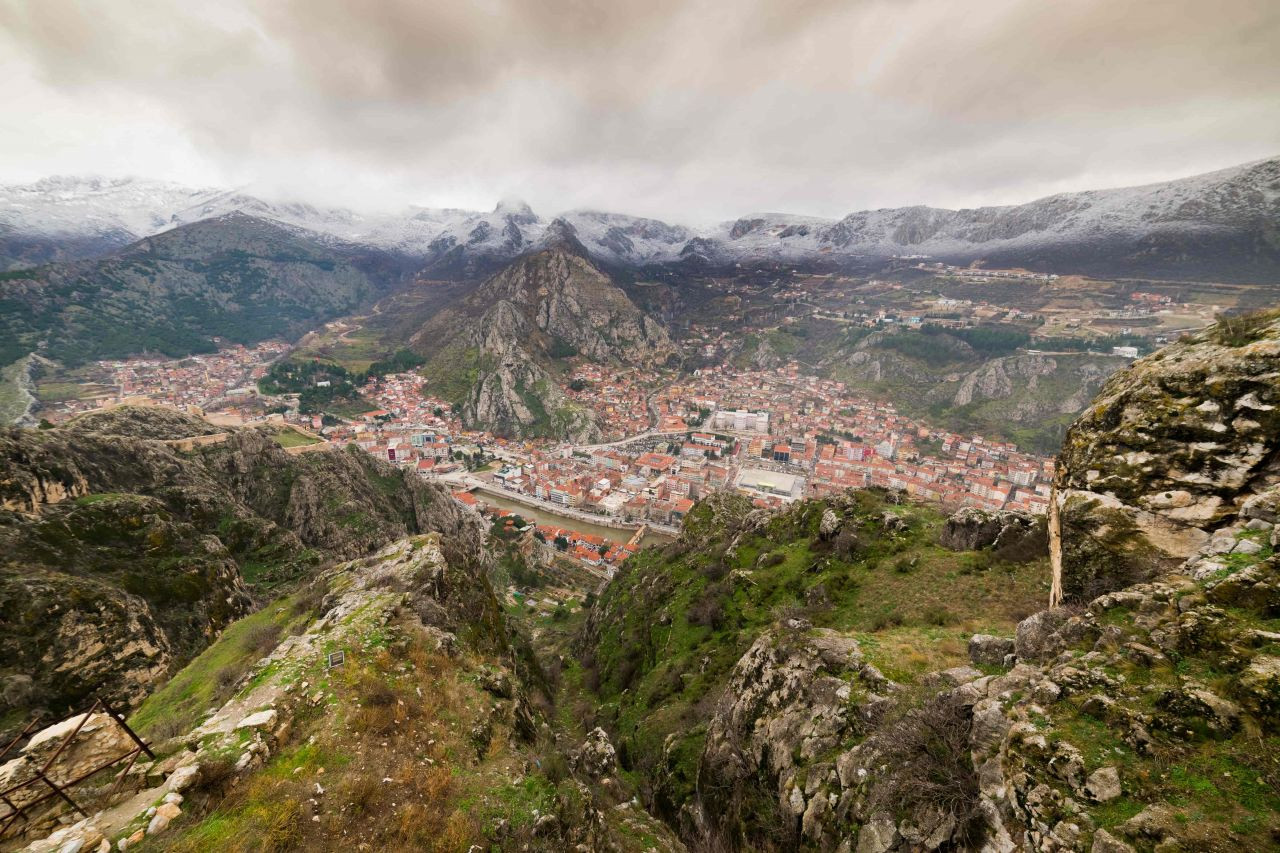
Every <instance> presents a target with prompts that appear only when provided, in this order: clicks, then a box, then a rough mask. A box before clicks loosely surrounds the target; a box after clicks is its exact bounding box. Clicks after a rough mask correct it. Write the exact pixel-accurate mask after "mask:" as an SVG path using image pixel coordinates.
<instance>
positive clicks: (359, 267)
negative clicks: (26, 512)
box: [0, 213, 394, 365]
mask: <svg viewBox="0 0 1280 853" xmlns="http://www.w3.org/2000/svg"><path fill="white" fill-rule="evenodd" d="M381 264H382V260H381V259H380V258H376V257H374V258H369V257H366V256H362V255H361V253H360V252H359V251H356V250H353V249H351V248H350V247H339V246H328V245H323V244H320V243H317V242H316V241H315V240H312V239H308V237H306V236H300V233H299V232H298V230H297V229H292V228H287V227H284V226H282V225H280V224H279V223H274V222H269V221H266V220H262V219H256V218H254V217H252V216H247V215H244V214H240V213H229V214H226V215H223V216H219V217H217V218H215V219H207V220H203V221H200V222H197V223H194V224H191V225H184V226H181V227H178V228H174V229H171V230H168V231H164V232H162V233H160V234H157V235H155V236H153V237H147V238H145V239H143V240H139V241H137V242H136V243H133V244H131V245H129V246H126V247H124V248H122V249H118V250H115V251H112V252H111V253H109V254H108V255H106V256H105V257H101V258H97V259H94V260H80V261H69V262H65V263H56V264H47V265H44V266H41V267H37V268H34V269H28V270H13V271H10V272H7V273H0V365H7V364H10V363H12V362H13V361H16V360H17V359H19V358H22V357H23V356H25V355H26V354H27V353H30V352H38V353H40V354H41V355H43V356H46V357H48V358H52V359H55V360H57V361H60V362H62V363H64V364H68V365H78V364H82V363H84V362H86V361H92V360H94V359H100V358H113V357H121V356H128V355H133V354H136V353H140V352H161V353H165V354H167V355H170V356H181V355H187V354H189V353H193V352H208V351H211V350H213V349H214V348H215V346H214V341H213V338H214V337H219V338H223V339H226V340H229V341H233V342H236V343H243V344H251V343H255V342H257V341H260V340H263V339H265V338H270V337H274V336H283V337H290V338H293V337H298V336H300V335H302V334H303V333H305V332H307V331H308V330H310V329H313V328H315V327H316V326H317V325H319V324H320V323H322V322H323V321H325V320H328V319H331V318H332V317H335V316H338V315H340V314H344V313H348V312H350V311H352V310H354V309H355V308H356V307H358V306H360V305H361V304H364V303H366V302H368V301H370V300H372V299H375V298H377V297H378V296H379V295H380V294H381V293H382V292H383V289H384V288H385V287H386V286H387V284H388V282H390V281H392V280H393V279H394V275H393V274H388V272H387V271H386V270H385V269H383V268H382V266H381Z"/></svg>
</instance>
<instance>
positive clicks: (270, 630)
mask: <svg viewBox="0 0 1280 853" xmlns="http://www.w3.org/2000/svg"><path fill="white" fill-rule="evenodd" d="M278 645H280V628H279V626H277V625H272V624H271V623H269V622H268V623H264V624H262V625H255V626H254V627H253V628H252V629H251V630H250V631H249V633H248V634H246V635H245V638H244V649H245V651H247V652H250V651H251V652H257V654H258V656H259V657H265V656H267V655H269V654H271V653H272V652H274V651H275V650H276V646H278Z"/></svg>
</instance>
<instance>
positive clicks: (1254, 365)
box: [1055, 312, 1280, 601]
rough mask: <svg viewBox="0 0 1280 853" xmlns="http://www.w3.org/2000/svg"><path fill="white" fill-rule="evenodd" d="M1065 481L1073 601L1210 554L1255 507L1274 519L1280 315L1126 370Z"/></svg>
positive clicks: (1073, 454)
mask: <svg viewBox="0 0 1280 853" xmlns="http://www.w3.org/2000/svg"><path fill="white" fill-rule="evenodd" d="M1055 477H1056V481H1057V485H1058V489H1059V495H1060V500H1061V506H1062V530H1063V541H1064V549H1063V579H1064V591H1065V593H1066V595H1067V596H1068V597H1076V598H1077V599H1081V600H1086V601H1087V600H1088V599H1090V598H1093V597H1095V596H1097V595H1100V594H1102V593H1105V592H1108V591H1110V590H1114V589H1120V588H1122V587H1124V586H1126V585H1128V584H1130V583H1134V582H1137V581H1141V580H1146V579H1150V578H1152V577H1156V576H1158V575H1160V574H1162V573H1165V572H1168V571H1171V570H1173V569H1176V568H1177V567H1178V566H1179V565H1180V564H1182V563H1183V562H1184V561H1186V560H1188V559H1189V558H1193V557H1197V556H1212V554H1204V553H1203V549H1204V548H1205V546H1206V545H1208V544H1209V540H1210V538H1211V534H1214V533H1215V532H1218V533H1221V531H1222V530H1223V529H1224V528H1228V527H1229V526H1231V525H1233V524H1234V523H1236V522H1237V521H1239V522H1240V523H1241V524H1240V526H1241V527H1243V525H1244V521H1245V519H1244V515H1245V510H1246V507H1248V508H1249V509H1248V511H1249V513H1251V514H1253V515H1254V516H1255V517H1261V516H1265V515H1266V514H1267V513H1268V512H1269V511H1270V510H1268V509H1267V508H1266V507H1267V506H1268V505H1269V504H1273V503H1274V501H1270V502H1268V501H1266V500H1264V499H1262V498H1260V497H1259V496H1260V495H1262V494H1264V493H1269V492H1270V491H1271V490H1273V489H1274V488H1275V487H1276V486H1277V485H1278V484H1280V312H1267V313H1262V314H1257V315H1252V316H1249V317H1244V318H1228V319H1226V320H1224V321H1223V322H1221V323H1219V324H1218V325H1215V326H1211V327H1209V328H1208V329H1206V330H1204V331H1202V332H1199V333H1197V334H1195V335H1192V336H1190V337H1188V338H1187V339H1185V340H1182V341H1179V342H1177V343H1174V344H1171V345H1169V346H1168V347H1165V348H1164V349H1162V350H1160V351H1159V352H1156V353H1155V354H1153V355H1150V356H1148V357H1146V358H1143V359H1140V360H1139V361H1137V362H1135V363H1134V364H1133V365H1132V367H1131V368H1130V369H1128V370H1125V371H1122V372H1120V373H1117V374H1116V375H1115V376H1113V377H1112V378H1111V379H1110V380H1109V381H1108V382H1107V383H1106V385H1105V386H1104V387H1103V389H1102V392H1101V393H1100V394H1099V395H1098V398H1097V399H1096V400H1095V401H1094V403H1093V404H1092V405H1091V406H1090V407H1089V408H1088V409H1087V410H1086V411H1085V413H1084V414H1082V415H1081V416H1080V418H1079V419H1078V420H1077V421H1076V422H1075V424H1074V425H1072V427H1071V429H1070V430H1069V432H1068V433H1067V437H1066V441H1065V442H1064V443H1063V446H1062V452H1061V453H1060V454H1059V456H1058V462H1057V471H1056V475H1055ZM1261 520H1264V521H1265V519H1261ZM1232 538H1234V537H1232ZM1217 548H1218V546H1213V548H1212V549H1211V550H1214V551H1216V550H1217Z"/></svg>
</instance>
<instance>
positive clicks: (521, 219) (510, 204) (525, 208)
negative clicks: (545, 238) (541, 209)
mask: <svg viewBox="0 0 1280 853" xmlns="http://www.w3.org/2000/svg"><path fill="white" fill-rule="evenodd" d="M493 213H494V215H495V216H502V217H505V218H507V219H509V220H511V221H512V222H515V223H517V224H519V225H533V224H534V223H536V222H538V221H540V220H539V219H538V214H536V213H534V212H533V208H532V207H530V206H529V203H528V202H527V201H525V200H524V199H520V198H510V197H509V198H504V199H501V200H500V201H499V202H498V203H497V204H496V205H494V207H493Z"/></svg>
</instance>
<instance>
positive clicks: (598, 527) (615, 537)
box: [472, 488, 675, 547]
mask: <svg viewBox="0 0 1280 853" xmlns="http://www.w3.org/2000/svg"><path fill="white" fill-rule="evenodd" d="M472 494H474V495H475V496H476V500H478V501H481V502H482V503H486V504H488V505H490V506H493V507H497V508H499V509H505V510H510V511H511V512H514V513H518V514H519V515H520V516H521V517H523V518H526V519H528V520H529V521H533V522H536V523H538V524H547V525H553V526H556V527H566V528H569V529H570V530H577V531H579V532H582V533H592V534H595V535H596V536H602V537H604V538H605V539H608V540H609V541H611V542H618V543H624V542H626V541H627V540H628V539H630V538H631V536H632V535H633V534H634V533H635V531H637V530H639V529H640V527H641V525H639V524H627V523H625V522H621V521H615V520H613V519H607V518H599V519H591V520H588V519H587V518H584V517H583V515H584V514H579V513H574V514H572V515H570V514H567V513H563V512H558V511H556V510H551V509H547V508H546V507H544V506H542V505H541V503H537V504H535V503H532V502H530V501H529V499H527V498H525V497H524V496H523V495H515V494H512V493H509V492H502V491H497V490H494V489H488V488H476V489H475V490H474V491H473V492H472ZM674 538H675V536H674V535H672V534H671V533H669V532H667V531H664V530H657V529H654V527H653V526H652V525H649V530H648V531H647V532H646V533H645V535H644V538H643V539H641V540H640V544H641V546H642V547H648V546H649V545H663V544H665V543H667V542H670V541H671V540H672V539H674Z"/></svg>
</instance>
